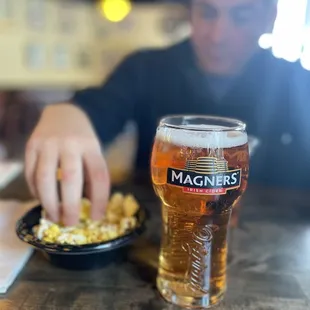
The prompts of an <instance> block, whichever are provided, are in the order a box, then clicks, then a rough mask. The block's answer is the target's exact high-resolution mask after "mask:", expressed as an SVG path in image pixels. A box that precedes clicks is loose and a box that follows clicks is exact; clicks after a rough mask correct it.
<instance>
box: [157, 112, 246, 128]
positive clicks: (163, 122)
mask: <svg viewBox="0 0 310 310" xmlns="http://www.w3.org/2000/svg"><path fill="white" fill-rule="evenodd" d="M177 118H182V119H183V120H186V119H188V120H190V119H204V120H206V121H207V120H210V121H217V120H218V121H222V122H226V123H227V124H228V125H227V126H219V128H203V127H201V128H199V127H197V126H195V125H194V124H193V125H188V124H186V125H184V124H180V125H174V124H171V123H169V121H168V120H169V119H170V120H171V119H177ZM229 124H231V125H229ZM206 125H207V124H206ZM162 126H164V127H168V128H172V129H183V130H188V131H197V132H198V131H200V132H229V131H245V130H246V124H245V123H244V122H242V121H240V120H238V119H236V118H230V117H222V116H215V115H199V114H171V115H166V116H164V117H162V118H161V119H160V121H159V127H162Z"/></svg>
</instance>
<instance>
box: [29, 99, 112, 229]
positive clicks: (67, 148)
mask: <svg viewBox="0 0 310 310" xmlns="http://www.w3.org/2000/svg"><path fill="white" fill-rule="evenodd" d="M58 168H60V169H61V174H62V180H61V204H60V202H59V197H58V191H57V169H58ZM25 173H26V179H27V182H28V185H29V188H30V190H31V191H32V193H33V195H34V196H36V197H37V198H38V199H39V200H40V201H41V203H42V205H43V207H44V209H45V210H46V213H47V216H48V217H49V218H50V219H51V220H52V221H54V222H58V221H59V220H62V221H63V222H64V224H65V225H68V226H70V225H75V224H76V223H77V222H78V219H79V212H80V204H81V198H82V191H83V186H86V192H87V194H88V198H89V199H90V200H91V202H92V217H93V218H94V219H99V218H100V217H101V216H102V215H103V213H104V209H105V206H106V203H107V201H108V198H109V193H110V180H109V173H108V169H107V165H106V162H105V160H104V158H103V156H102V153H101V147H100V143H99V141H98V139H97V137H96V135H95V132H94V130H93V127H92V125H91V123H90V121H89V119H88V118H87V116H86V115H85V113H84V112H83V111H82V110H80V109H79V108H77V107H75V106H74V105H71V104H57V105H52V106H49V107H47V108H46V109H45V110H44V111H43V114H42V116H41V119H40V121H39V123H38V125H37V126H36V128H35V130H34V131H33V133H32V135H31V137H30V139H29V141H28V143H27V147H26V162H25Z"/></svg>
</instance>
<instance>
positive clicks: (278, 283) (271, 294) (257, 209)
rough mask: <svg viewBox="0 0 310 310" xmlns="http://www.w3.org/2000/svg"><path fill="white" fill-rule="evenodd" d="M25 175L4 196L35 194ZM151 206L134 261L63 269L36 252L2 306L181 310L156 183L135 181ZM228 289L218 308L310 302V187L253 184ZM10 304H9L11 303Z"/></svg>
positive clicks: (300, 306)
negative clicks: (170, 294) (164, 265)
mask: <svg viewBox="0 0 310 310" xmlns="http://www.w3.org/2000/svg"><path fill="white" fill-rule="evenodd" d="M24 189H25V187H24V184H23V182H22V180H21V179H20V180H17V181H15V182H14V183H13V184H11V186H10V187H9V188H8V189H6V190H5V191H3V192H2V193H1V197H0V198H10V197H13V198H16V197H19V198H21V199H26V198H27V195H28V193H27V191H25V190H24ZM126 190H132V191H133V192H134V193H135V194H136V196H137V197H138V198H139V199H140V200H141V201H142V202H143V204H144V205H145V206H146V207H147V209H148V210H149V211H150V215H151V219H150V221H149V222H148V231H147V233H146V235H145V236H144V237H143V238H142V239H141V240H140V241H139V243H138V244H136V245H135V246H134V247H133V248H132V249H131V252H130V255H129V257H128V259H127V261H125V262H123V263H121V264H120V263H115V264H112V265H110V266H108V267H106V268H105V269H101V270H95V271H83V272H75V271H67V270H61V269H57V268H55V267H52V266H51V265H49V263H48V262H47V261H46V260H45V259H44V258H43V257H42V256H41V254H40V253H35V254H34V256H33V257H32V258H31V260H30V261H29V263H28V265H27V266H26V267H25V269H24V270H23V272H22V273H21V274H20V276H19V278H18V279H17V281H16V282H15V284H14V285H13V287H12V288H11V289H10V291H9V292H8V294H7V295H6V296H2V300H1V302H0V309H10V310H11V309H12V310H14V309H22V310H56V309H57V310H65V309H73V310H105V309H107V310H114V309H115V310H168V309H169V310H174V309H179V308H177V307H174V306H172V305H169V304H167V303H165V302H164V301H163V300H162V299H161V297H160V296H159V294H158V292H157V291H156V288H155V282H154V281H155V276H156V268H155V267H156V264H157V254H158V244H159V239H160V236H159V233H160V209H159V203H158V201H157V200H156V198H155V197H154V194H153V192H152V189H151V188H150V187H149V186H145V185H141V184H140V185H139V184H134V185H129V186H127V188H126ZM232 250H233V261H232V262H231V264H230V266H229V271H228V274H229V283H228V292H227V296H226V299H225V301H224V302H223V303H222V304H221V305H220V306H218V307H217V308H215V309H218V310H243V309H244V310H275V309H277V310H307V309H310V194H307V193H305V192H299V191H287V190H274V189H264V188H249V190H248V191H247V194H246V195H245V197H244V199H243V208H242V212H241V221H240V227H239V228H238V229H237V230H235V232H234V240H233V244H232ZM6 305H7V306H6Z"/></svg>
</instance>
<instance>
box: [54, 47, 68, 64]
mask: <svg viewBox="0 0 310 310" xmlns="http://www.w3.org/2000/svg"><path fill="white" fill-rule="evenodd" d="M53 58H54V67H55V68H57V69H62V70H64V69H68V68H69V67H70V52H69V48H68V47H67V46H66V45H64V44H58V45H56V46H55V49H54V57H53Z"/></svg>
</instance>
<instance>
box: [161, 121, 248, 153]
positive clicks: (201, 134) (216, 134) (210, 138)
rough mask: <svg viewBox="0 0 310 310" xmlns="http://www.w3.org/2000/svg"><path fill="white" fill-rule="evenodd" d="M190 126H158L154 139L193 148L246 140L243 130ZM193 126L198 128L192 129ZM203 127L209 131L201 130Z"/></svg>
mask: <svg viewBox="0 0 310 310" xmlns="http://www.w3.org/2000/svg"><path fill="white" fill-rule="evenodd" d="M190 128H191V130H186V129H175V128H168V127H160V128H158V129H157V133H156V139H160V140H163V141H167V142H169V143H173V144H176V145H180V146H187V147H193V148H230V147H236V146H240V145H244V144H246V143H247V142H248V136H247V134H246V133H245V132H241V131H216V129H229V128H227V127H223V126H215V125H214V126H213V125H194V126H193V125H190ZM195 128H197V129H198V130H197V131H194V130H193V129H195ZM204 128H205V129H207V130H209V131H202V129H204ZM213 129H214V131H212V130H213Z"/></svg>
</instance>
